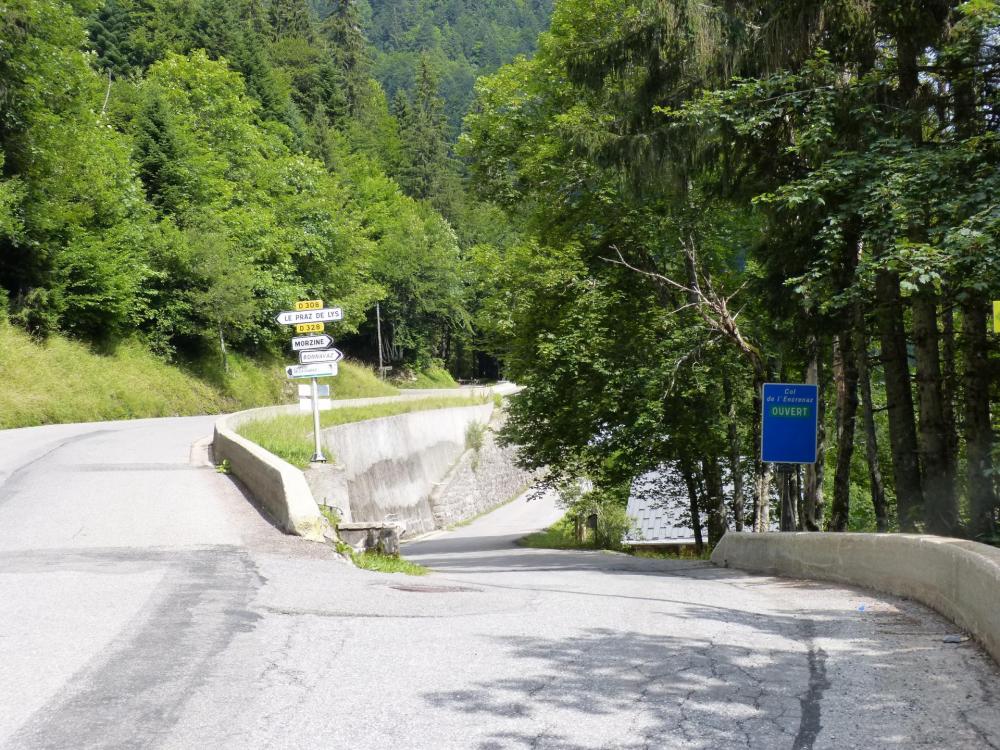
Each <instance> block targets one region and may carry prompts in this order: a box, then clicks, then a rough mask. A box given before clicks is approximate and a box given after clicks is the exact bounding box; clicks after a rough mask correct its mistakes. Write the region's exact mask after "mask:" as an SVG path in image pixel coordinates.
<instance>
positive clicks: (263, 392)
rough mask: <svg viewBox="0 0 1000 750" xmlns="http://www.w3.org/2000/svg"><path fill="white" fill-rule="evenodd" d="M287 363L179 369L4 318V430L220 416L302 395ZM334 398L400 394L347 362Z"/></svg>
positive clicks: (0, 323)
mask: <svg viewBox="0 0 1000 750" xmlns="http://www.w3.org/2000/svg"><path fill="white" fill-rule="evenodd" d="M284 364H285V363H284V362H283V361H278V360H272V361H263V362H261V361H255V360H252V359H250V358H248V357H244V356H241V355H239V354H230V356H229V372H224V371H223V369H222V366H221V363H220V362H219V361H218V358H217V357H209V358H206V359H205V360H201V361H199V362H192V363H186V364H185V365H183V366H177V365H174V364H170V363H167V362H165V361H163V360H162V359H160V358H159V357H157V356H155V355H153V354H151V353H150V352H149V351H148V350H147V349H146V348H145V347H144V346H143V345H142V343H141V342H139V341H125V342H123V343H121V344H119V345H118V346H117V347H115V349H114V350H113V351H112V352H110V353H106V354H101V353H97V352H95V351H94V350H93V349H92V348H90V347H89V346H87V345H85V344H82V343H80V342H77V341H73V340H71V339H68V338H66V337H63V336H58V335H53V336H50V337H49V338H48V339H47V340H45V341H44V342H39V341H36V340H35V339H33V338H31V337H30V336H29V335H28V334H27V333H25V332H24V331H22V330H21V329H20V328H17V327H16V326H12V325H10V324H9V323H8V322H7V321H6V320H5V319H4V317H3V315H0V382H2V383H3V387H2V388H0V429H10V428H14V427H33V426H36V425H42V424H60V423H68V422H97V421H104V420H113V419H138V418H143V417H174V416H189V415H194V414H219V413H222V412H227V411H236V410H238V409H247V408H250V407H253V406H263V405H266V404H276V403H282V402H285V403H288V402H291V401H293V400H294V399H295V398H296V392H295V385H296V384H295V383H291V382H289V381H288V379H287V378H286V377H285V373H284ZM323 382H327V383H330V385H331V386H332V391H333V394H334V396H335V397H336V398H364V397H370V396H393V395H396V394H398V393H399V391H398V390H397V389H396V388H393V387H392V386H391V385H389V384H388V383H385V382H384V381H382V380H379V379H378V378H377V377H376V376H375V373H374V372H373V371H372V370H371V369H369V368H367V367H365V366H363V365H358V364H354V363H347V362H345V363H341V365H340V374H339V376H338V377H336V378H329V379H327V380H325V381H323Z"/></svg>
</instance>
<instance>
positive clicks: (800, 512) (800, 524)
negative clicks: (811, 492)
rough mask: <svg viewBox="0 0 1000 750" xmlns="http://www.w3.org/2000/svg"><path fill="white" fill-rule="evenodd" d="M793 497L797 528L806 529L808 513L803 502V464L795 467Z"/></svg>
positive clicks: (797, 529)
mask: <svg viewBox="0 0 1000 750" xmlns="http://www.w3.org/2000/svg"><path fill="white" fill-rule="evenodd" d="M792 497H793V498H795V508H796V520H795V530H796V531H805V530H806V515H805V509H804V507H803V506H804V503H803V502H802V466H801V465H799V466H796V467H795V476H794V477H792Z"/></svg>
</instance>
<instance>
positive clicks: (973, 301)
mask: <svg viewBox="0 0 1000 750" xmlns="http://www.w3.org/2000/svg"><path fill="white" fill-rule="evenodd" d="M986 305H987V302H986V300H984V299H981V298H979V297H977V296H974V295H973V294H972V293H970V294H969V296H968V297H967V298H966V300H965V302H963V304H962V348H963V350H964V354H965V372H964V377H963V378H962V380H963V384H964V386H965V455H966V461H967V465H966V477H967V479H966V481H967V485H968V492H969V533H970V535H971V536H972V537H973V538H975V539H982V538H986V537H992V536H994V535H995V534H996V532H997V514H998V511H1000V508H998V504H997V495H996V489H995V487H994V485H993V431H992V429H991V427H990V374H989V361H988V351H989V341H988V339H987V336H986V318H987V312H986V310H987V308H986Z"/></svg>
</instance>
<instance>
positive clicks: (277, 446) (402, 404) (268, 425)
mask: <svg viewBox="0 0 1000 750" xmlns="http://www.w3.org/2000/svg"><path fill="white" fill-rule="evenodd" d="M490 398H491V397H490V396H471V395H463V396H459V395H455V396H436V397H433V398H422V399H417V400H413V401H395V402H390V403H386V404H373V405H371V406H351V407H346V408H341V409H332V410H330V411H325V412H323V413H322V415H321V419H320V422H321V425H322V426H323V427H324V428H325V427H335V426H337V425H340V424H348V423H350V422H362V421H364V420H366V419H378V418H379V417H394V416H396V415H397V414H408V413H410V412H415V411H426V410H428V409H447V408H450V407H453V406H475V405H477V404H485V403H486V402H487V401H489V400H490ZM238 432H239V434H240V435H242V436H243V437H245V438H246V439H247V440H252V441H253V442H255V443H257V445H259V446H261V447H262V448H264V449H265V450H268V451H270V452H271V453H273V454H274V455H276V456H279V457H281V458H283V459H285V460H286V461H288V463H290V464H292V465H293V466H299V467H302V468H305V467H306V466H308V465H309V459H310V458H311V457H312V452H313V444H312V416H311V415H309V414H292V415H288V416H282V417H276V418H274V419H267V420H258V421H255V422H247V423H246V424H245V425H243V426H241V427H240V428H239V430H238Z"/></svg>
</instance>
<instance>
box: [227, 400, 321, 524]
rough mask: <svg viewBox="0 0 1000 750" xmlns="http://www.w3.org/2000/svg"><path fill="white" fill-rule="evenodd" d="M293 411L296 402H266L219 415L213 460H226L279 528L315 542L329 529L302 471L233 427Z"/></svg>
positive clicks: (294, 410) (293, 412)
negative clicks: (279, 404) (290, 404)
mask: <svg viewBox="0 0 1000 750" xmlns="http://www.w3.org/2000/svg"><path fill="white" fill-rule="evenodd" d="M297 413H298V407H297V406H269V407H265V408H263V409H251V410H250V411H244V412H239V413H237V414H232V415H230V416H228V417H223V418H222V419H220V420H219V421H217V422H216V423H215V435H214V438H213V441H212V447H213V451H214V453H215V460H216V461H219V462H221V461H223V460H226V461H229V464H230V470H231V471H232V473H233V474H235V475H236V476H237V477H238V478H239V480H240V481H241V482H243V484H244V485H246V487H247V489H248V490H249V491H250V493H251V494H252V495H253V496H254V497H255V498H256V499H257V501H258V502H259V503H261V505H263V506H264V508H265V509H266V510H267V512H268V513H270V514H271V517H272V518H274V520H275V521H277V523H278V525H279V526H281V528H282V529H284V530H285V531H287V532H288V533H289V534H298V535H299V536H303V537H305V538H306V539H312V540H313V541H317V542H319V541H323V539H324V536H325V534H327V533H328V532H329V524H328V523H327V521H326V519H325V518H324V517H323V515H322V514H321V513H320V512H319V507H318V506H317V505H316V501H315V500H314V499H313V495H312V492H311V491H310V489H309V485H308V484H307V483H306V478H305V476H304V475H303V474H302V472H301V471H300V470H299V469H297V468H296V467H294V466H292V465H291V464H290V463H288V462H287V461H283V460H282V459H280V458H278V457H277V456H275V455H274V454H272V453H269V452H268V451H266V450H264V449H263V448H261V447H260V446H259V445H257V444H256V443H252V442H250V441H249V440H247V439H246V438H244V437H241V436H240V435H237V434H236V428H238V427H239V426H240V425H241V424H244V423H245V422H248V421H252V420H257V419H267V418H268V417H272V416H278V415H281V414H297Z"/></svg>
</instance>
